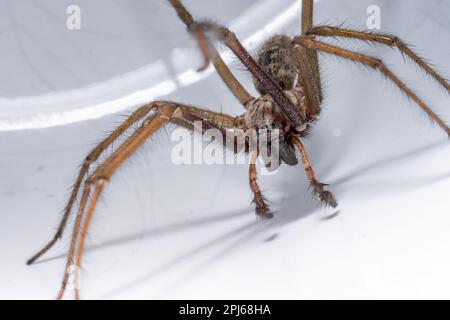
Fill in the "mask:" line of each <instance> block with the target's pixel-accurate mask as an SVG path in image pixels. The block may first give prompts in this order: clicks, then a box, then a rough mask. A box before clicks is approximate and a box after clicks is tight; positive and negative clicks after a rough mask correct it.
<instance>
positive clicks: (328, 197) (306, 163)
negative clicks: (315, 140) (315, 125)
mask: <svg viewBox="0 0 450 320" xmlns="http://www.w3.org/2000/svg"><path fill="white" fill-rule="evenodd" d="M292 143H293V144H294V145H295V146H296V147H297V149H298V150H299V151H300V155H301V157H302V163H303V167H304V168H305V172H306V176H307V177H308V180H309V182H310V183H311V186H312V187H313V188H314V191H315V192H316V193H317V195H318V196H319V200H320V201H322V202H324V203H325V204H327V205H329V206H331V207H333V208H336V207H337V205H338V203H337V201H336V199H335V198H334V196H333V194H332V193H331V192H330V191H327V190H325V188H324V187H325V186H326V185H327V184H325V183H321V182H319V181H317V179H316V175H315V173H314V170H313V168H312V165H311V161H310V160H309V157H308V154H307V152H306V149H305V146H304V145H303V143H302V142H301V141H300V139H298V138H292Z"/></svg>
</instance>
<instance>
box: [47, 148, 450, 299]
mask: <svg viewBox="0 0 450 320" xmlns="http://www.w3.org/2000/svg"><path fill="white" fill-rule="evenodd" d="M444 143H447V142H446V141H445V142H437V143H432V144H429V145H426V146H422V147H419V148H416V149H413V150H410V151H407V152H404V153H402V154H399V155H394V156H392V157H388V158H385V159H383V160H380V161H377V162H373V163H370V164H367V165H364V166H361V167H359V168H356V169H355V170H353V171H351V172H349V173H347V174H345V175H343V176H342V177H340V178H338V179H337V180H335V181H334V182H332V183H331V186H330V187H333V186H334V187H339V188H336V189H337V190H341V191H342V187H343V186H345V184H346V183H347V182H349V181H350V180H351V179H353V178H355V177H357V176H360V175H362V174H364V173H365V172H368V171H370V170H373V169H374V168H377V167H382V166H385V165H387V164H390V163H393V162H398V161H401V160H404V159H406V158H409V157H411V156H413V155H417V154H418V153H419V152H420V154H424V152H426V151H431V150H434V149H436V148H438V147H441V146H442V145H443V144H444ZM446 177H450V173H449V174H448V175H444V176H443V177H440V178H436V177H434V178H432V179H427V180H429V181H428V182H429V183H432V182H435V181H437V180H439V179H442V178H446ZM305 183H306V181H305ZM300 192H301V191H298V192H297V193H296V192H295V191H294V192H292V193H291V194H290V195H288V196H287V197H285V198H284V199H282V200H281V205H280V206H279V210H278V212H277V214H275V216H274V218H273V219H271V220H269V221H263V223H255V222H250V223H246V224H244V225H242V226H240V227H238V228H235V229H233V230H231V231H228V232H226V233H224V234H221V235H220V236H218V237H216V238H215V239H213V240H211V241H208V242H207V243H204V244H201V245H200V246H197V247H196V248H193V249H191V250H189V251H188V252H186V253H185V254H182V255H180V256H178V257H175V258H173V259H171V260H170V261H168V262H167V263H164V264H163V265H162V266H160V267H158V268H156V270H153V271H151V272H149V273H147V274H145V275H143V276H140V277H138V278H137V279H135V280H131V281H129V282H127V283H125V284H123V285H120V286H119V287H117V288H116V289H112V290H110V291H108V292H106V293H103V294H101V296H102V297H107V296H112V295H115V294H118V293H120V292H123V291H124V290H130V289H131V288H133V287H135V286H139V285H140V284H142V283H143V282H146V281H149V280H150V279H151V278H154V277H156V276H158V275H160V274H162V273H164V272H165V271H167V270H168V269H172V268H174V267H175V266H176V265H177V264H180V263H182V262H183V261H187V260H188V259H189V258H191V257H192V256H195V255H198V254H200V253H201V252H204V251H205V250H207V249H210V248H212V247H214V246H215V245H218V244H220V243H222V242H223V241H224V240H227V239H230V238H232V237H238V236H239V237H238V238H237V239H236V240H235V241H233V243H232V244H231V245H228V246H226V247H225V248H224V249H221V250H220V251H219V252H216V253H214V254H212V255H211V256H210V257H209V258H207V259H206V260H204V261H203V262H201V263H199V264H197V265H196V266H193V267H191V268H189V270H188V271H186V272H184V273H183V274H184V276H183V277H178V276H177V279H176V284H179V283H180V281H184V280H186V278H187V276H190V275H192V274H193V273H194V272H196V271H198V270H199V268H200V267H204V266H206V265H208V264H210V263H213V262H214V263H215V262H217V261H218V260H219V259H220V258H221V257H223V256H224V255H225V254H226V253H227V252H231V251H233V250H234V249H235V248H237V247H238V246H242V245H243V244H245V242H246V241H248V240H250V239H251V238H254V237H255V236H257V235H258V234H260V233H261V232H262V231H264V230H267V229H268V228H269V227H276V226H283V225H286V224H289V223H292V222H295V221H298V220H300V219H302V218H305V217H307V216H308V215H310V214H311V213H314V212H316V211H317V209H318V208H320V207H323V206H322V205H321V204H320V203H317V201H315V200H316V199H315V197H314V194H313V192H310V193H309V194H310V196H309V197H308V196H302V197H299V194H300ZM249 211H250V210H249V209H243V210H237V211H235V212H231V213H230V212H227V213H222V214H220V215H215V216H209V217H206V218H205V217H203V218H198V219H196V220H190V221H183V222H179V223H174V224H171V225H167V226H163V227H160V228H155V229H149V230H146V231H144V232H140V233H132V234H128V235H124V236H120V237H117V238H114V239H111V240H108V241H106V242H103V243H101V244H98V245H92V246H90V247H88V248H87V249H86V251H87V252H92V251H95V250H98V249H102V248H107V247H112V246H115V245H120V244H124V243H128V242H132V241H136V240H142V239H148V238H152V237H157V236H161V235H166V234H170V233H174V232H177V231H180V230H186V229H188V228H192V227H197V226H202V225H205V226H207V225H209V224H212V223H217V222H223V221H226V220H230V219H233V218H236V217H240V216H242V215H244V214H246V215H248V214H251V213H250V212H249ZM339 213H340V210H335V211H334V212H333V213H331V214H329V215H324V217H323V218H322V220H323V221H327V220H331V219H334V218H336V217H337V216H338V215H339ZM247 231H250V232H247ZM243 233H245V234H244V235H243V236H241V235H242V234H243ZM276 236H277V233H274V234H273V235H272V236H269V238H273V239H275V238H276ZM263 242H265V241H263ZM65 256H66V255H65V254H62V255H58V256H55V257H52V258H49V259H45V260H41V261H40V262H39V263H43V262H48V261H52V260H55V259H60V258H64V257H65ZM173 286H175V283H169V284H168V285H167V286H165V289H163V290H169V289H170V288H172V287H173Z"/></svg>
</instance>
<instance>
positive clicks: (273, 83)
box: [28, 0, 450, 298]
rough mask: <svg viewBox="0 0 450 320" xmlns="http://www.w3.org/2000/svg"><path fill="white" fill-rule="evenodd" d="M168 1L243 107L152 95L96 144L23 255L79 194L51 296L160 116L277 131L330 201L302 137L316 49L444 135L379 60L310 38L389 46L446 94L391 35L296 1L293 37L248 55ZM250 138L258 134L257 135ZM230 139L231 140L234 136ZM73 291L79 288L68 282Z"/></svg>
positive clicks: (222, 30) (258, 195) (315, 74)
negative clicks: (222, 49) (227, 110)
mask: <svg viewBox="0 0 450 320" xmlns="http://www.w3.org/2000/svg"><path fill="white" fill-rule="evenodd" d="M169 2H170V3H171V5H172V6H173V7H174V9H175V10H176V12H177V14H178V16H179V18H180V19H181V21H182V22H183V23H184V24H185V25H186V27H187V30H188V31H189V32H190V33H191V34H193V35H194V36H195V37H196V38H197V40H198V43H199V47H200V48H201V50H202V52H203V55H204V58H205V64H204V65H203V66H202V68H200V69H201V70H203V69H205V68H206V67H207V66H208V63H209V61H210V60H211V61H212V63H213V64H214V67H215V69H216V70H217V72H218V74H219V75H220V76H221V78H222V79H223V80H224V82H225V84H226V85H227V86H228V88H229V89H230V91H231V92H232V93H233V95H234V96H235V97H236V98H237V100H238V101H239V102H240V103H241V105H242V106H243V107H244V108H245V109H246V110H245V112H244V113H243V114H242V115H240V116H236V117H234V116H230V115H227V114H224V113H218V112H214V111H210V110H208V109H202V108H196V107H193V106H189V105H185V104H181V103H177V102H170V101H159V102H151V103H149V104H147V105H144V106H141V107H140V108H138V109H137V110H136V111H135V112H133V114H132V115H131V116H130V117H128V118H127V119H126V120H125V121H124V122H123V123H122V124H121V125H120V126H119V127H118V128H117V129H116V130H114V131H113V132H112V133H110V134H109V135H108V136H107V137H106V138H105V139H104V140H103V141H102V142H101V143H100V144H98V145H97V147H95V148H94V149H93V150H92V151H91V152H90V153H89V154H88V156H87V157H86V158H85V161H84V162H83V165H82V167H81V169H80V172H79V174H78V177H77V179H76V181H75V184H74V186H73V188H72V193H71V195H70V198H69V201H68V203H67V206H66V208H65V211H64V215H63V217H62V219H61V222H60V225H59V228H58V230H57V232H56V234H55V235H54V237H53V239H52V240H51V241H50V242H49V243H48V244H47V245H46V246H45V247H44V248H43V249H41V250H40V251H39V252H38V253H37V254H35V255H34V256H33V257H32V258H31V259H30V260H29V261H28V264H31V263H33V262H34V261H35V260H37V259H38V258H39V257H40V256H42V255H43V254H44V253H45V252H47V250H48V249H50V248H51V247H52V246H53V245H54V244H55V243H56V241H57V240H58V239H60V238H61V235H62V233H63V231H64V229H65V226H66V224H67V221H68V220H69V216H70V214H71V212H72V208H73V206H74V204H75V202H76V200H77V199H78V198H79V209H78V211H77V214H76V218H75V224H74V227H73V232H72V240H71V245H70V249H69V253H68V255H67V260H66V269H65V270H66V272H65V274H64V278H63V282H62V286H61V290H60V292H59V295H58V298H62V296H63V294H64V291H65V289H66V286H67V284H68V279H69V275H70V273H69V271H70V268H71V267H72V264H73V263H75V266H76V267H77V269H79V268H80V266H81V258H82V256H83V250H84V244H85V239H86V235H87V230H88V227H89V224H90V222H91V220H92V217H93V215H94V210H95V207H96V205H97V202H98V200H99V198H100V195H101V194H102V191H103V189H104V187H105V186H106V184H107V182H108V180H109V178H111V177H112V176H113V174H114V173H115V171H116V170H117V169H118V168H119V167H120V166H121V165H122V163H123V162H124V161H125V160H126V159H127V158H128V157H130V156H131V155H132V154H133V153H134V152H135V151H136V150H137V149H138V148H139V147H140V146H141V145H142V144H143V143H144V142H145V141H146V140H147V139H148V138H149V137H151V136H152V134H153V133H154V132H155V131H157V130H158V129H160V128H161V127H163V126H164V125H165V124H167V123H173V124H175V125H177V126H181V127H184V128H187V129H190V130H193V129H194V128H195V122H200V123H201V124H202V125H203V128H204V129H218V130H219V132H220V133H221V134H223V135H225V136H226V133H228V132H229V131H235V132H237V131H240V132H244V131H245V130H253V131H257V133H259V132H261V131H266V132H268V136H269V137H268V139H267V140H266V141H267V143H268V145H270V146H272V143H273V135H274V134H275V133H277V134H278V145H279V149H278V152H279V154H278V155H279V160H281V161H282V162H285V163H287V164H289V165H294V164H297V162H298V160H297V157H296V154H295V149H297V150H298V152H299V155H300V158H301V162H302V165H303V167H304V169H305V172H306V176H307V178H308V180H309V182H310V184H311V186H312V188H313V190H314V192H315V193H316V194H317V196H318V198H319V200H320V201H321V202H322V203H324V204H326V205H330V206H332V207H336V206H337V202H336V200H335V198H334V196H333V195H332V193H331V192H330V191H327V190H325V186H326V184H324V183H321V182H319V181H318V180H317V179H316V175H315V173H314V170H313V168H312V164H311V162H310V160H309V158H308V154H307V152H306V148H305V147H304V145H303V143H302V139H301V138H302V137H304V136H306V135H307V134H308V129H309V127H310V126H311V124H312V123H313V122H314V121H315V120H316V119H317V118H318V116H319V114H320V112H321V103H322V100H323V96H322V87H321V81H320V80H321V79H320V78H321V77H320V68H319V63H318V57H317V51H321V52H324V53H326V54H330V55H334V56H338V57H341V58H344V59H347V60H351V61H354V62H357V63H360V64H363V65H366V66H368V67H370V68H372V69H373V70H376V71H377V72H380V73H382V74H383V75H384V76H385V77H386V78H387V79H388V80H390V81H391V82H392V83H393V84H395V85H396V86H397V87H398V88H399V89H400V90H401V91H403V93H405V94H406V95H407V96H408V97H409V98H410V99H412V100H413V101H414V102H415V103H416V104H417V105H418V106H419V107H420V108H421V109H422V110H423V111H424V112H425V113H427V115H428V116H429V117H430V118H431V119H433V120H434V121H435V122H436V123H437V124H438V125H439V126H440V127H441V128H442V129H443V130H444V131H445V132H446V133H447V134H448V135H449V136H450V127H449V126H448V125H447V124H446V123H445V122H444V121H443V120H442V119H441V118H440V117H439V116H438V115H437V114H436V113H435V112H434V111H433V110H432V109H431V108H430V107H429V106H428V105H427V104H426V103H425V102H423V101H422V100H421V99H420V98H419V97H418V95H417V94H416V93H415V92H414V91H413V90H411V89H410V88H409V87H408V86H407V85H406V84H405V83H403V82H402V81H401V80H400V79H399V78H398V77H397V76H396V75H395V73H394V72H392V71H391V70H390V69H389V68H388V67H387V66H386V65H385V64H384V63H383V62H382V61H381V60H380V59H377V58H374V57H371V56H367V55H364V54H362V53H358V52H355V51H350V50H346V49H343V48H340V47H338V46H333V45H331V44H328V43H326V42H323V41H319V40H318V39H316V38H317V37H345V38H350V39H358V40H364V41H367V42H371V43H381V44H383V45H387V46H390V47H396V48H398V49H399V50H400V51H401V52H402V53H403V54H405V55H406V56H408V57H409V58H411V60H412V61H414V62H415V63H416V64H417V65H418V66H419V67H420V68H422V70H424V71H425V72H426V73H427V74H429V75H430V76H431V77H433V78H434V79H435V80H436V81H437V82H438V83H439V84H440V85H441V86H442V87H443V88H444V89H445V90H446V92H447V93H450V85H449V84H448V82H447V80H446V79H444V78H443V77H442V76H440V75H439V74H438V73H437V72H436V71H435V70H434V69H433V68H431V67H430V66H429V65H428V64H427V63H426V62H425V61H424V60H423V59H421V58H420V57H419V56H417V55H416V54H415V53H414V52H413V51H412V50H411V49H410V48H409V47H408V46H407V45H406V44H404V43H403V42H402V41H401V40H399V39H398V38H397V37H395V36H391V35H388V34H379V33H370V32H360V31H355V30H349V29H343V28H339V27H332V26H322V27H314V26H313V23H312V18H313V0H303V1H302V23H301V35H300V36H296V37H294V38H290V37H287V36H283V35H275V36H273V37H271V38H269V39H268V40H267V41H266V42H265V43H264V44H263V45H262V46H261V48H260V50H259V52H258V54H257V56H256V59H254V58H253V57H252V56H251V55H250V54H249V53H248V51H247V50H246V49H245V48H244V46H243V45H242V44H241V42H240V41H239V39H238V38H237V37H236V36H235V35H234V33H233V32H231V31H230V30H228V29H227V28H226V27H224V26H220V25H217V24H214V23H211V22H197V21H195V20H194V18H193V17H192V15H191V14H190V13H189V11H188V10H187V9H186V8H185V7H184V6H183V4H182V3H181V2H180V0H169ZM213 39H217V40H219V41H222V42H223V43H224V44H225V45H226V46H227V47H228V48H229V49H231V51H232V52H233V54H235V55H236V57H238V59H239V60H240V61H241V62H242V63H243V64H244V66H245V68H246V69H247V70H248V71H249V72H250V73H251V74H252V76H253V77H254V80H253V82H254V84H255V87H256V89H257V91H258V92H259V93H260V94H261V96H260V97H253V96H252V95H251V94H250V93H249V92H248V91H247V90H246V89H245V88H244V86H243V85H242V84H241V83H240V82H239V81H238V80H237V79H236V78H235V77H234V75H233V73H232V72H231V70H230V69H229V68H228V66H227V65H226V64H225V63H224V61H223V60H222V58H221V56H220V54H219V53H218V52H217V50H216V49H215V47H214V44H213V41H212V40H213ZM136 123H140V125H139V126H138V127H137V129H135V130H134V131H133V132H132V134H131V135H130V136H129V137H128V138H127V139H125V141H124V142H122V143H121V144H120V145H119V146H118V147H117V149H116V150H115V151H114V152H113V153H112V154H111V155H110V156H109V157H108V158H107V159H106V160H105V161H103V162H102V163H100V164H99V165H98V167H97V168H96V169H95V170H94V171H93V172H91V173H90V174H89V172H90V171H89V169H90V166H91V164H93V163H95V162H97V161H98V160H99V158H100V157H101V155H102V154H103V153H104V151H105V150H107V149H108V148H109V147H110V146H111V145H112V144H113V142H114V141H116V140H117V139H118V138H119V137H120V136H121V135H122V134H123V133H125V132H126V131H128V130H131V128H132V127H133V125H134V124H136ZM257 137H258V138H257V139H259V135H257ZM245 139H247V137H245V136H244V143H243V145H244V146H245V147H244V148H241V149H240V148H237V144H234V145H233V146H232V148H231V149H232V150H233V151H234V152H239V150H240V151H243V152H251V162H250V164H249V184H250V189H251V191H252V193H253V195H254V203H255V211H256V213H257V215H258V216H260V217H265V218H269V217H271V216H272V214H271V210H270V207H269V205H268V203H267V201H266V200H265V199H264V197H263V195H262V192H261V190H260V188H259V185H258V181H257V171H256V160H257V158H258V157H259V156H261V154H260V150H259V149H258V147H256V148H255V149H251V148H247V146H246V144H247V142H246V141H247V140H245ZM224 141H225V140H224ZM232 141H233V143H234V141H235V140H234V137H233V140H232ZM225 146H226V145H225ZM226 147H227V146H226ZM269 149H270V148H269ZM276 159H278V158H276ZM80 188H83V192H82V194H81V197H79V191H80ZM75 258H76V259H75ZM75 297H76V298H78V297H79V291H78V289H75Z"/></svg>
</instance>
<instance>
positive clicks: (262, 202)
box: [248, 150, 273, 218]
mask: <svg viewBox="0 0 450 320" xmlns="http://www.w3.org/2000/svg"><path fill="white" fill-rule="evenodd" d="M257 159H258V150H255V151H254V152H253V154H252V157H251V162H250V166H249V173H248V176H249V182H250V189H252V192H253V195H254V198H253V202H254V203H255V205H256V208H255V211H256V214H257V215H258V216H259V217H262V218H272V217H273V213H272V212H271V210H270V206H269V204H268V203H267V201H266V199H265V198H264V196H263V194H262V192H261V189H260V188H259V185H258V181H257V172H256V161H257Z"/></svg>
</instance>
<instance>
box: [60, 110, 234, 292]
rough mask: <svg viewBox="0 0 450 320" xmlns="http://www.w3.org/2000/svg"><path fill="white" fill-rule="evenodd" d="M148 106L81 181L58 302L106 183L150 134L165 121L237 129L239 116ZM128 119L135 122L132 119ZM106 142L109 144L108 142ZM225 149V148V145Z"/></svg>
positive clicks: (79, 258) (77, 263) (78, 258)
mask: <svg viewBox="0 0 450 320" xmlns="http://www.w3.org/2000/svg"><path fill="white" fill-rule="evenodd" d="M148 107H149V108H150V109H154V110H155V113H153V114H151V115H149V116H147V117H146V118H144V119H143V121H142V124H141V126H140V127H139V128H137V129H136V130H135V131H134V132H133V133H132V134H131V135H130V137H129V138H127V139H126V140H125V141H124V142H123V143H122V144H121V145H120V146H119V147H118V148H117V149H116V150H115V151H114V152H113V153H112V154H111V156H109V157H108V158H107V159H106V160H105V161H104V162H103V163H101V164H100V165H99V166H98V167H97V168H96V170H95V171H94V172H93V173H92V174H91V175H90V176H89V177H88V178H87V179H86V180H85V181H84V190H83V194H82V196H81V199H80V205H79V209H78V213H77V216H76V219H75V224H74V227H73V232H72V238H71V243H70V248H69V253H68V255H67V260H66V267H65V273H64V278H63V281H62V284H61V289H60V291H59V294H58V299H62V298H63V295H64V293H65V290H66V287H67V284H68V280H69V276H70V268H71V267H72V265H74V266H75V267H76V268H77V269H80V267H81V262H82V257H83V253H84V246H85V240H86V236H87V233H88V229H89V226H90V223H91V221H92V218H93V216H94V211H95V208H96V205H97V202H98V200H99V198H100V196H101V194H102V192H103V190H104V188H105V187H106V185H107V183H108V181H109V180H110V178H111V177H112V176H113V174H114V173H115V172H116V170H117V169H118V168H119V167H120V166H121V165H122V164H123V162H124V161H125V160H126V159H127V158H129V157H130V156H131V155H132V154H133V153H134V152H135V151H136V150H137V149H138V148H139V147H140V146H141V145H142V144H143V143H144V142H145V141H146V140H147V139H148V138H150V137H151V136H152V135H153V133H155V132H156V131H157V130H158V129H159V128H161V127H162V126H163V125H165V124H166V123H168V122H171V123H174V124H176V125H180V126H183V127H185V128H188V129H194V127H195V122H196V121H201V122H202V126H203V128H204V129H205V130H207V129H212V128H214V129H218V130H219V131H220V132H222V133H223V134H224V135H225V134H226V130H227V129H238V128H239V123H240V118H239V117H232V116H228V115H225V114H222V113H217V112H212V111H209V110H205V109H200V108H195V107H191V106H187V105H183V104H179V103H175V102H168V101H159V102H153V103H151V104H149V105H148ZM132 119H133V120H135V119H134V118H132ZM130 121H131V120H130V119H129V120H126V122H127V123H128V122H130ZM123 126H124V124H122V125H121V126H120V127H119V128H123ZM113 134H114V133H113ZM109 140H111V139H109ZM109 140H108V141H109ZM224 141H226V140H224ZM108 143H111V141H109V142H108ZM226 146H228V144H227V145H226ZM233 150H235V152H237V150H238V148H236V146H234V145H233ZM77 190H78V189H77ZM82 222H83V223H82ZM75 298H76V299H78V298H79V290H78V289H77V288H76V289H75Z"/></svg>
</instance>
